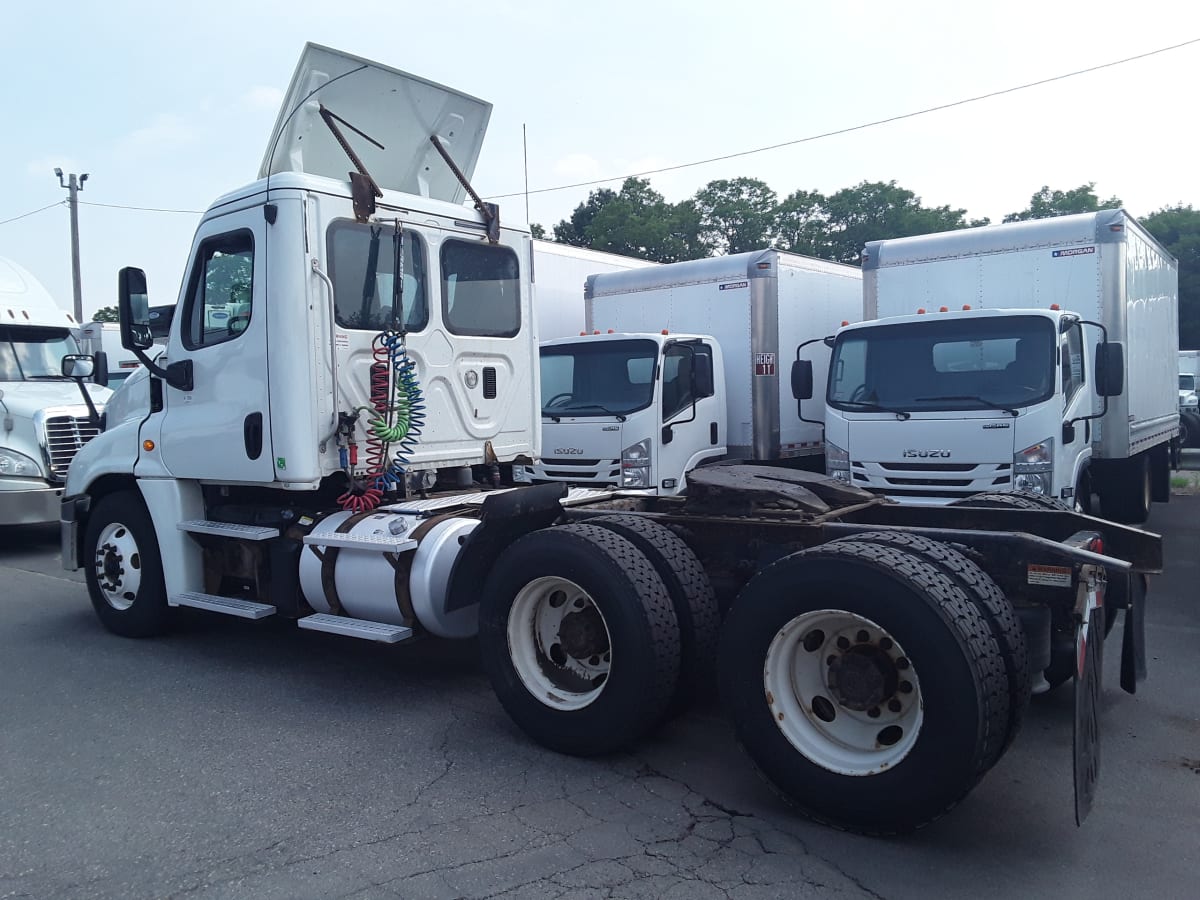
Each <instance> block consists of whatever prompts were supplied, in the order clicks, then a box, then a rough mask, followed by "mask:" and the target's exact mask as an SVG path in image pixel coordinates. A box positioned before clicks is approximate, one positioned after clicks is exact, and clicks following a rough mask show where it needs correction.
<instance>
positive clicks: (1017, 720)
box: [842, 531, 1031, 768]
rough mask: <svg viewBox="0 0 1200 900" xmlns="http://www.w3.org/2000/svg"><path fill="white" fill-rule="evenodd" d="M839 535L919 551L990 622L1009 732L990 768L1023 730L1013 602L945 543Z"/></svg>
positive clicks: (892, 534) (1021, 646)
mask: <svg viewBox="0 0 1200 900" xmlns="http://www.w3.org/2000/svg"><path fill="white" fill-rule="evenodd" d="M842 540H854V541H861V542H865V543H870V544H879V545H882V546H887V547H897V548H900V549H902V550H908V551H909V552H911V553H916V554H918V555H919V556H920V557H921V558H922V559H923V560H925V561H926V562H928V563H929V564H930V565H932V566H935V567H936V568H937V570H938V571H939V572H941V573H942V574H943V575H945V576H946V577H947V578H949V579H950V580H951V581H953V582H954V583H955V584H956V585H958V587H960V588H961V589H962V590H963V592H964V593H965V594H966V595H967V597H968V599H969V600H970V601H971V603H972V604H974V606H975V608H976V609H977V610H978V611H979V613H980V614H981V615H982V616H983V618H984V620H985V621H986V622H987V623H988V627H989V628H990V629H991V632H992V636H993V637H994V638H995V639H996V642H997V643H998V644H999V645H1000V654H1001V656H1002V658H1003V660H1004V671H1005V675H1006V676H1007V678H1008V732H1007V734H1006V736H1005V738H1004V741H1003V743H1001V744H999V745H998V746H997V747H996V755H995V759H992V760H991V761H990V762H988V764H987V767H988V768H991V767H992V766H993V765H994V764H995V763H996V762H997V761H998V760H999V759H1000V757H1001V756H1002V755H1003V754H1004V752H1005V751H1006V750H1007V749H1008V748H1009V746H1011V744H1012V742H1013V739H1014V738H1015V737H1016V736H1017V733H1018V732H1019V731H1020V730H1021V722H1022V720H1023V719H1024V718H1025V711H1026V709H1028V707H1029V697H1030V681H1031V680H1030V676H1029V651H1028V649H1027V648H1026V646H1025V630H1024V629H1023V628H1022V627H1021V622H1020V620H1019V619H1018V618H1017V614H1016V611H1015V610H1014V609H1013V605H1012V603H1010V602H1009V600H1008V598H1007V597H1006V596H1004V592H1003V591H1002V590H1000V587H999V586H998V585H997V584H996V582H995V581H993V580H992V577H991V576H990V575H988V573H987V572H985V571H984V570H983V569H982V568H980V567H979V566H978V565H976V563H975V562H974V561H972V560H971V559H969V558H968V557H967V556H965V555H964V554H962V553H960V552H959V551H958V550H956V549H954V548H953V547H951V546H949V545H948V544H944V543H941V542H939V541H934V540H930V539H929V538H927V537H922V536H920V535H917V534H908V533H906V532H902V531H881V532H868V533H866V534H859V535H855V536H854V537H853V538H843V539H842Z"/></svg>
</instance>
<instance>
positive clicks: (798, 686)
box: [719, 540, 1009, 834]
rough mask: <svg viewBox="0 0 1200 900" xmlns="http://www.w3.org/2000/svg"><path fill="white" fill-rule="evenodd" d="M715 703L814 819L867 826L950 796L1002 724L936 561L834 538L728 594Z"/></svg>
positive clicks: (990, 661) (995, 669) (996, 695)
mask: <svg viewBox="0 0 1200 900" xmlns="http://www.w3.org/2000/svg"><path fill="white" fill-rule="evenodd" d="M719 664H720V682H721V693H722V699H723V700H724V703H725V707H726V709H727V711H728V714H729V716H730V717H731V718H732V720H733V723H734V729H735V731H736V733H737V737H738V740H739V742H740V743H741V745H742V747H743V748H744V749H745V750H746V752H747V753H748V754H749V756H750V757H751V758H752V759H753V760H754V762H755V764H756V765H757V766H758V768H759V770H760V771H761V772H762V773H763V774H764V775H765V776H766V777H767V779H768V780H769V781H771V782H772V783H773V784H774V785H775V787H777V788H778V789H779V791H780V792H781V793H782V794H783V796H784V797H785V798H786V799H788V800H789V801H791V802H792V803H794V804H795V805H796V806H797V807H798V808H799V809H800V810H801V811H802V812H804V813H806V814H807V815H809V816H810V817H812V818H813V819H816V820H817V821H820V822H824V823H827V824H830V825H834V826H836V827H839V828H845V829H848V830H851V831H858V832H862V833H866V834H895V833H899V832H907V831H912V830H914V829H917V828H920V827H921V826H923V825H926V824H928V823H929V822H931V821H933V820H934V819H936V818H938V817H939V816H940V815H942V814H943V813H945V812H947V811H948V810H949V809H951V808H952V807H953V806H954V805H955V804H957V803H958V802H959V801H960V800H961V799H962V798H963V797H964V796H966V794H967V792H968V791H970V790H971V788H972V787H973V786H974V785H975V783H976V782H977V781H978V780H979V778H980V777H981V776H982V774H983V773H984V772H985V771H986V770H987V768H988V766H989V765H990V764H991V763H992V762H993V761H994V758H995V754H996V749H997V746H998V745H1000V746H1002V745H1003V742H1004V739H1005V737H1006V735H1007V733H1008V730H1009V722H1008V713H1009V697H1008V696H1007V694H1008V682H1007V678H1006V673H1005V664H1004V659H1003V654H1002V651H1001V648H1000V646H999V644H998V643H997V640H996V636H995V634H994V631H993V628H992V627H991V625H990V624H989V622H988V621H987V619H986V618H985V617H984V615H983V614H982V613H981V611H980V610H979V607H978V605H977V604H976V603H975V602H973V601H972V599H971V598H970V597H969V596H968V595H967V594H966V592H965V591H964V590H963V589H962V588H961V587H960V586H959V585H958V584H956V583H955V582H954V581H953V580H952V579H951V578H949V577H948V576H947V575H946V574H945V573H944V572H942V571H941V570H940V568H939V567H938V566H935V565H933V564H931V563H930V562H929V561H927V560H925V559H923V558H922V557H921V556H920V555H918V554H916V553H914V552H912V551H910V550H907V549H904V548H900V547H889V546H881V545H879V544H874V543H866V542H861V541H850V540H848V541H837V542H835V543H830V544H825V545H822V546H820V547H815V548H813V549H811V550H806V551H803V552H800V553H795V554H792V555H791V556H787V557H784V558H783V559H781V560H779V561H778V562H776V563H774V564H772V565H770V566H768V567H767V568H765V569H764V570H763V571H761V572H760V573H759V574H758V575H756V576H755V577H754V578H752V579H751V580H750V581H749V582H748V583H747V585H746V587H745V588H743V590H742V592H741V594H740V595H739V596H738V598H737V600H736V601H735V602H734V604H733V608H732V610H731V612H730V614H729V617H728V619H727V620H726V623H725V628H724V633H723V635H722V640H721V648H720V660H719Z"/></svg>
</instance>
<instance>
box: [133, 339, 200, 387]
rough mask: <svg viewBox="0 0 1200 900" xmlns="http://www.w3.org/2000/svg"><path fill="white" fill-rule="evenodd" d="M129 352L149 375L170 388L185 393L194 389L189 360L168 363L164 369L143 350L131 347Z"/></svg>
mask: <svg viewBox="0 0 1200 900" xmlns="http://www.w3.org/2000/svg"><path fill="white" fill-rule="evenodd" d="M131 350H132V352H133V355H134V356H136V357H137V358H138V362H140V363H141V364H142V365H143V366H145V367H146V368H147V369H149V370H150V374H151V375H157V376H158V377H159V378H161V379H162V380H163V381H165V382H166V383H167V384H169V385H170V386H171V387H173V388H175V389H176V390H180V391H184V392H185V393H186V392H187V391H191V390H194V389H195V386H196V385H195V382H194V380H193V379H192V361H191V360H190V359H182V360H180V361H179V362H173V363H169V364H168V365H167V367H166V368H165V369H164V368H163V367H162V366H160V365H159V364H158V363H156V362H155V361H154V360H152V359H151V358H150V357H149V356H147V355H146V351H145V350H141V349H139V348H137V347H133V348H131Z"/></svg>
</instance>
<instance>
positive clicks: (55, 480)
mask: <svg viewBox="0 0 1200 900" xmlns="http://www.w3.org/2000/svg"><path fill="white" fill-rule="evenodd" d="M75 327H76V322H75V320H74V319H73V318H72V317H71V315H70V313H67V312H66V311H64V310H63V309H61V308H59V306H58V304H56V303H55V302H54V299H53V298H52V297H51V296H50V295H49V294H48V293H47V292H46V289H45V288H44V287H42V285H41V284H40V283H39V282H38V280H37V279H36V278H34V277H33V275H31V274H30V273H29V272H28V271H26V270H25V269H23V268H22V267H21V266H19V265H17V264H16V263H15V262H12V261H11V260H8V259H4V258H0V416H3V419H2V422H3V427H0V525H28V524H33V523H42V522H55V521H57V520H58V512H59V505H60V502H61V498H62V489H63V482H64V481H65V480H66V477H67V466H68V465H70V463H71V460H72V459H73V458H74V457H75V454H76V452H78V450H79V448H80V447H81V446H83V445H84V444H85V443H87V442H88V441H89V440H91V439H92V438H93V437H95V435H96V434H97V433H98V431H99V423H98V422H93V421H92V420H91V417H90V414H89V411H88V409H87V406H86V405H85V403H84V401H83V398H82V397H81V396H80V392H79V388H78V387H77V386H76V385H75V384H74V383H73V382H72V380H71V379H70V378H68V377H66V376H65V375H64V374H63V371H62V358H63V356H65V355H67V354H73V353H78V352H79V346H78V344H77V343H76V341H75V338H74V337H73V336H72V333H71V332H72V330H73V329H75ZM101 380H103V379H101ZM86 390H87V391H88V392H89V393H90V395H91V397H92V398H93V401H94V403H95V404H96V406H97V408H98V409H102V408H103V406H104V403H105V401H106V400H107V399H108V397H109V396H110V395H111V394H112V391H110V390H109V389H108V388H107V387H104V386H103V385H101V384H91V385H88V386H87V387H86Z"/></svg>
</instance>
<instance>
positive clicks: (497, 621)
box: [479, 525, 679, 756]
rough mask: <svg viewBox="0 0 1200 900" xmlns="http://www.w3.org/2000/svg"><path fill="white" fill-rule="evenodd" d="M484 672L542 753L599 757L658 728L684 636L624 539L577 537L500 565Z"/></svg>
mask: <svg viewBox="0 0 1200 900" xmlns="http://www.w3.org/2000/svg"><path fill="white" fill-rule="evenodd" d="M479 641H480V649H481V651H482V655H483V664H484V668H485V670H486V671H487V674H488V678H489V680H490V681H491V684H492V689H493V690H494V691H495V692H496V696H497V698H499V700H500V703H501V704H502V705H503V706H504V708H505V710H507V712H508V714H509V715H510V716H511V717H512V719H513V721H514V722H516V723H517V725H518V726H520V728H521V729H522V730H523V731H525V733H526V734H528V735H529V736H530V737H531V738H533V739H534V740H535V741H537V742H538V743H540V744H542V745H543V746H546V747H549V748H550V749H552V750H557V751H559V752H561V753H570V754H573V755H577V756H594V755H598V754H602V753H610V752H612V751H614V750H618V749H621V748H623V747H625V746H628V745H629V744H632V743H634V742H635V741H637V740H638V739H639V738H641V737H642V736H643V735H645V734H646V733H647V732H648V731H649V730H650V729H651V728H653V727H654V726H655V725H656V724H657V723H658V721H659V719H660V717H661V716H662V714H663V711H664V710H665V709H666V708H667V705H668V704H669V703H670V701H671V698H672V696H673V695H674V692H675V686H676V683H677V681H678V678H679V625H678V623H677V620H676V618H675V611H674V609H673V608H672V605H671V600H670V598H669V596H668V594H667V589H666V587H665V586H664V585H663V582H662V579H661V578H660V577H659V575H658V573H657V572H655V570H654V567H653V566H652V565H651V564H650V562H649V560H647V559H646V557H645V556H644V555H642V554H641V553H640V552H639V551H638V549H637V548H636V547H635V546H634V545H633V544H631V543H630V542H629V541H627V540H626V539H625V538H623V537H621V536H620V535H618V534H616V533H614V532H612V531H609V530H607V529H604V528H598V527H596V526H594V525H566V526H560V527H555V528H547V529H544V530H541V531H535V532H533V533H531V534H528V535H525V536H524V537H522V538H520V539H519V540H518V541H516V542H515V543H513V544H512V546H510V547H509V548H508V549H507V550H506V551H505V552H504V553H503V554H502V555H501V557H500V560H499V562H498V563H497V564H496V566H495V568H494V569H493V570H492V572H491V574H490V575H489V576H488V579H487V583H486V585H485V587H484V591H483V598H482V600H481V601H480V605H479Z"/></svg>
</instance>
